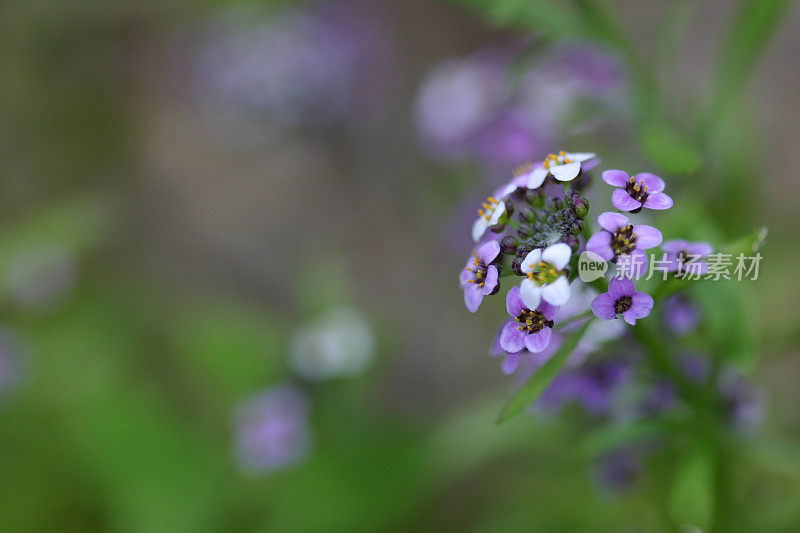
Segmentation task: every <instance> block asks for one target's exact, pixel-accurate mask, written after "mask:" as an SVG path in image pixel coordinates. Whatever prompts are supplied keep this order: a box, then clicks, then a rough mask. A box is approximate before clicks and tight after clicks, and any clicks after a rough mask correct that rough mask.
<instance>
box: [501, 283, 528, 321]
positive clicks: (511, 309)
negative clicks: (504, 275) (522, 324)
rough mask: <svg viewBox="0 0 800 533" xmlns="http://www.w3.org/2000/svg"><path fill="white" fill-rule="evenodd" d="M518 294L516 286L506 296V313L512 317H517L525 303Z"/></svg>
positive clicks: (523, 308)
mask: <svg viewBox="0 0 800 533" xmlns="http://www.w3.org/2000/svg"><path fill="white" fill-rule="evenodd" d="M519 293H520V288H519V286H516V287H512V288H511V290H510V291H508V294H507V295H506V311H508V314H509V315H510V316H513V317H518V316H519V315H521V314H522V311H524V310H525V302H523V301H522V296H520V294H519Z"/></svg>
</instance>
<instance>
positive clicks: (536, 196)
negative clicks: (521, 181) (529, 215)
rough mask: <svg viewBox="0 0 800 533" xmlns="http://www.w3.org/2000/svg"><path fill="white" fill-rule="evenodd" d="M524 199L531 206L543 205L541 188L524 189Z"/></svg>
mask: <svg viewBox="0 0 800 533" xmlns="http://www.w3.org/2000/svg"><path fill="white" fill-rule="evenodd" d="M525 200H527V202H528V203H529V204H530V205H532V206H533V207H544V194H543V193H542V190H541V189H535V190H534V189H528V190H527V191H525Z"/></svg>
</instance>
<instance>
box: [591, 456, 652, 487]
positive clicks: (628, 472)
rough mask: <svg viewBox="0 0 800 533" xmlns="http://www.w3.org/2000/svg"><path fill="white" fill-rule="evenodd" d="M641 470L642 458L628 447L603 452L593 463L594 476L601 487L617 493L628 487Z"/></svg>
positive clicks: (635, 479) (636, 478) (632, 483)
mask: <svg viewBox="0 0 800 533" xmlns="http://www.w3.org/2000/svg"><path fill="white" fill-rule="evenodd" d="M641 472H642V458H641V457H640V455H639V453H637V452H635V451H634V450H632V449H630V448H619V449H616V450H612V451H610V452H607V453H605V454H604V455H603V456H602V457H600V458H599V459H597V461H596V462H595V465H594V477H595V480H596V482H597V484H598V485H599V486H600V488H601V489H603V490H606V491H608V492H611V493H618V492H622V491H625V490H627V489H630V488H631V487H632V486H633V485H634V484H635V483H636V481H637V480H638V479H639V476H640V475H641Z"/></svg>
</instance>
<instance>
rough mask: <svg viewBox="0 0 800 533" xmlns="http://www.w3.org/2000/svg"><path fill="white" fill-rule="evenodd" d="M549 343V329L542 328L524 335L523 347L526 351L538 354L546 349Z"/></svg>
mask: <svg viewBox="0 0 800 533" xmlns="http://www.w3.org/2000/svg"><path fill="white" fill-rule="evenodd" d="M549 342H550V328H544V329H543V330H541V331H537V332H536V333H531V334H529V335H525V347H526V348H527V349H528V351H530V352H533V353H539V352H541V351H543V350H544V349H545V348H547V344H548V343H549Z"/></svg>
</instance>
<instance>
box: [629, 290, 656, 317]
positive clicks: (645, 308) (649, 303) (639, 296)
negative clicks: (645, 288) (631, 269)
mask: <svg viewBox="0 0 800 533" xmlns="http://www.w3.org/2000/svg"><path fill="white" fill-rule="evenodd" d="M652 310H653V297H652V296H650V295H649V294H647V293H646V292H642V291H636V293H635V294H634V295H633V298H632V299H631V308H630V311H633V316H634V317H636V318H644V317H646V316H647V315H649V314H650V311H652Z"/></svg>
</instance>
